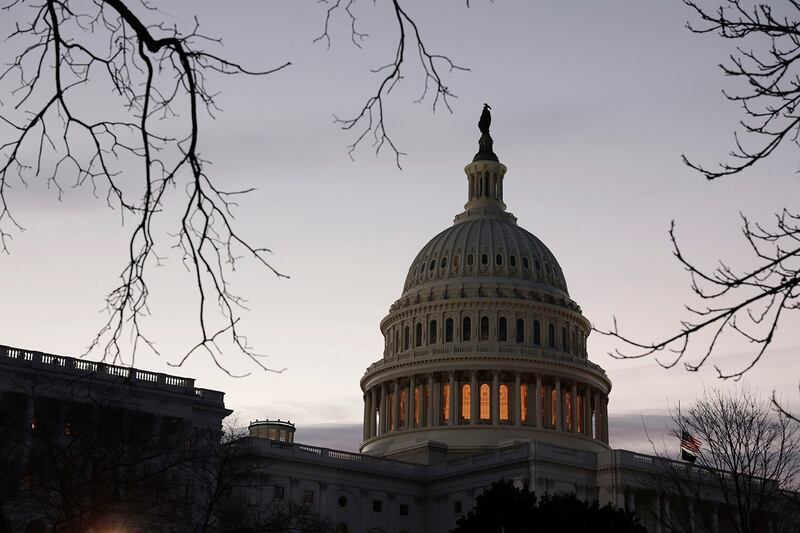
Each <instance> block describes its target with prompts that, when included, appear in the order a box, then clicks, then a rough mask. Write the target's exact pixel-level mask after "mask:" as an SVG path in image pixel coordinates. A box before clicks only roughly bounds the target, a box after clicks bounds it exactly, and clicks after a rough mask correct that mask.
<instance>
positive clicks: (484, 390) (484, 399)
mask: <svg viewBox="0 0 800 533" xmlns="http://www.w3.org/2000/svg"><path fill="white" fill-rule="evenodd" d="M491 396H492V393H491V389H490V388H489V385H488V384H486V383H484V384H483V385H481V420H489V419H490V418H492V409H491V405H492V404H491V401H492V400H491Z"/></svg>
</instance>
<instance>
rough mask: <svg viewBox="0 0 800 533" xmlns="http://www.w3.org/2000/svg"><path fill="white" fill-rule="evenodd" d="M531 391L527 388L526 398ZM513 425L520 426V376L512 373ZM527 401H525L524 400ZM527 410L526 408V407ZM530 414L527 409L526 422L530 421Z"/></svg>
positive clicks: (517, 373)
mask: <svg viewBox="0 0 800 533" xmlns="http://www.w3.org/2000/svg"><path fill="white" fill-rule="evenodd" d="M530 394H531V390H530V387H528V396H530ZM512 396H513V397H514V425H515V426H521V425H522V376H520V375H519V372H514V394H512ZM526 401H527V400H526ZM526 409H527V406H526ZM530 416H531V412H530V409H528V420H530Z"/></svg>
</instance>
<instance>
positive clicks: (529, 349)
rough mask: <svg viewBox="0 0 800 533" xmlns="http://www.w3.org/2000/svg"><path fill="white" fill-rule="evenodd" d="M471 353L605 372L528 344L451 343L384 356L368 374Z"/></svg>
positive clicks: (579, 358)
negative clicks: (520, 357) (394, 365)
mask: <svg viewBox="0 0 800 533" xmlns="http://www.w3.org/2000/svg"><path fill="white" fill-rule="evenodd" d="M470 353H475V354H481V357H486V356H489V357H491V356H492V355H493V354H494V355H497V356H499V357H502V356H505V355H526V356H533V357H538V358H541V359H544V360H546V361H553V362H558V363H569V364H573V365H577V366H583V367H588V368H589V369H590V370H593V371H594V372H597V373H599V374H601V375H603V376H605V375H606V371H605V370H603V368H602V367H601V366H600V365H597V364H595V363H592V362H591V361H589V360H588V359H586V358H585V357H583V356H579V355H572V354H568V353H565V352H561V351H557V350H552V349H547V348H541V347H535V346H525V345H515V344H511V343H509V344H487V343H478V344H464V343H452V344H451V343H448V344H445V345H438V346H422V347H419V348H413V349H410V350H404V351H402V352H400V353H396V354H391V355H385V356H384V358H383V359H381V360H380V361H377V362H375V363H373V364H371V365H370V366H369V367H367V372H372V371H373V370H376V369H378V368H380V367H382V366H384V365H387V364H392V363H405V362H412V361H430V360H431V359H436V358H446V357H452V356H459V355H468V354H470Z"/></svg>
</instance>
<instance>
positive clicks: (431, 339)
mask: <svg viewBox="0 0 800 533" xmlns="http://www.w3.org/2000/svg"><path fill="white" fill-rule="evenodd" d="M437 329H438V324H437V323H436V321H435V320H431V323H430V326H429V327H428V344H436V336H437V334H438V333H439V332H438V331H437Z"/></svg>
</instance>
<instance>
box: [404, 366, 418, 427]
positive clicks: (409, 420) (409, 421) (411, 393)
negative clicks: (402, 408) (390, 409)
mask: <svg viewBox="0 0 800 533" xmlns="http://www.w3.org/2000/svg"><path fill="white" fill-rule="evenodd" d="M416 388H417V384H416V383H415V382H414V375H413V374H412V375H410V376H408V401H407V402H406V429H413V428H414V418H416V416H415V415H416V414H417V402H416V399H415V396H416V394H415V392H416Z"/></svg>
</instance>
